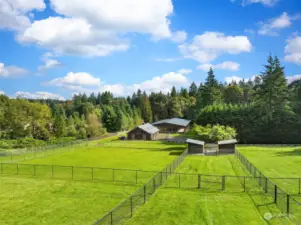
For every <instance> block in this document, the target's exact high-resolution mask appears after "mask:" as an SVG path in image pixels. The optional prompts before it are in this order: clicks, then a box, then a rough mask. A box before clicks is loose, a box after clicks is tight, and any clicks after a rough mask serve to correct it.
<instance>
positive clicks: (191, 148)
mask: <svg viewBox="0 0 301 225" xmlns="http://www.w3.org/2000/svg"><path fill="white" fill-rule="evenodd" d="M186 143H187V144H188V153H189V154H200V153H204V145H205V142H203V141H199V140H194V139H187V140H186Z"/></svg>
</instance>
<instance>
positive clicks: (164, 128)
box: [155, 123, 189, 133]
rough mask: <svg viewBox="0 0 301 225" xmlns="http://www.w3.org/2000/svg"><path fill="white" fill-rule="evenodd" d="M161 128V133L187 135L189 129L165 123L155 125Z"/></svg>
mask: <svg viewBox="0 0 301 225" xmlns="http://www.w3.org/2000/svg"><path fill="white" fill-rule="evenodd" d="M155 126H156V127H158V128H159V130H160V133H186V132H187V131H188V130H189V127H188V126H187V127H183V126H177V125H173V124H168V123H163V124H158V125H155Z"/></svg>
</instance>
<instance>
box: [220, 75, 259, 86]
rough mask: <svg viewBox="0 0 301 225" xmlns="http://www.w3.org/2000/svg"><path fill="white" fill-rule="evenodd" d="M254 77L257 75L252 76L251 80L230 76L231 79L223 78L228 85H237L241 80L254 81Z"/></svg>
mask: <svg viewBox="0 0 301 225" xmlns="http://www.w3.org/2000/svg"><path fill="white" fill-rule="evenodd" d="M256 76H258V75H253V76H252V77H251V78H242V77H239V76H231V77H225V81H226V83H228V84H229V83H232V82H236V83H238V82H240V81H242V80H244V81H249V80H251V81H254V80H255V78H256Z"/></svg>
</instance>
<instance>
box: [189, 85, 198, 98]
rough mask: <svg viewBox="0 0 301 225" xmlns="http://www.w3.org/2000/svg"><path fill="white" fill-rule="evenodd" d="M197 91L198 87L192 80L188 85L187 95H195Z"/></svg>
mask: <svg viewBox="0 0 301 225" xmlns="http://www.w3.org/2000/svg"><path fill="white" fill-rule="evenodd" d="M197 93H198V87H197V86H196V84H195V83H194V82H192V83H191V85H190V87H189V96H193V97H196V96H197Z"/></svg>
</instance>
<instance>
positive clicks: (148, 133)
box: [127, 123, 159, 140]
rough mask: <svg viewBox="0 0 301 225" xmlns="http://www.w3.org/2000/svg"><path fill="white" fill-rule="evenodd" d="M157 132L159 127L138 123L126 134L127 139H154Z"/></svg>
mask: <svg viewBox="0 0 301 225" xmlns="http://www.w3.org/2000/svg"><path fill="white" fill-rule="evenodd" d="M158 133H159V129H158V128H157V127H154V126H153V125H151V124H149V123H146V124H143V125H140V126H138V127H136V128H134V129H133V130H131V131H129V132H128V134H127V138H128V140H154V139H155V138H156V137H157V135H158Z"/></svg>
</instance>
